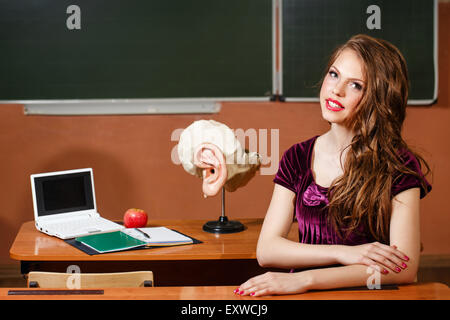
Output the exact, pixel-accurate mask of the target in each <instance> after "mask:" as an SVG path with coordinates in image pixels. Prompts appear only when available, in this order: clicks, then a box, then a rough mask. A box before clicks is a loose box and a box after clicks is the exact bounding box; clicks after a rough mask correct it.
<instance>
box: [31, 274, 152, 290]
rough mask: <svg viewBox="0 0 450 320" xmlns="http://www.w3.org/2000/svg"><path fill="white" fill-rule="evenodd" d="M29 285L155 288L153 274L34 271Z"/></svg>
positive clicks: (72, 287) (84, 287) (38, 286)
mask: <svg viewBox="0 0 450 320" xmlns="http://www.w3.org/2000/svg"><path fill="white" fill-rule="evenodd" d="M27 284H28V287H29V288H46V289H50V288H53V289H56V288H58V289H89V288H117V287H122V288H124V287H153V272H151V271H136V272H121V273H60V272H37V271H33V272H30V273H29V274H28V280H27Z"/></svg>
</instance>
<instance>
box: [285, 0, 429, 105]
mask: <svg viewBox="0 0 450 320" xmlns="http://www.w3.org/2000/svg"><path fill="white" fill-rule="evenodd" d="M374 5H375V6H377V7H378V8H374V7H371V8H369V7H370V6H374ZM368 8H369V10H368ZM378 9H379V15H378V16H376V14H377V13H376V11H377V10H378ZM281 12H282V30H283V34H282V66H283V67H282V89H281V92H282V95H283V96H284V97H285V99H286V101H289V100H302V99H303V100H308V99H311V98H316V97H318V92H319V89H320V86H317V84H318V83H319V82H320V80H321V77H322V75H323V72H324V68H325V66H326V64H327V61H328V58H329V56H330V54H331V52H332V51H333V49H334V48H335V47H337V46H338V45H340V44H342V43H344V42H346V41H347V40H348V39H349V38H350V37H351V36H352V35H355V34H358V33H364V34H368V35H370V36H373V37H377V38H383V39H386V40H388V41H390V42H392V43H393V44H394V45H396V46H397V47H398V48H399V49H400V51H401V52H402V53H403V55H404V56H405V59H406V61H407V64H408V69H409V77H410V96H409V99H410V103H416V104H417V103H424V104H427V103H432V102H434V101H435V100H436V98H437V96H436V95H437V52H436V32H437V30H436V19H437V17H436V16H435V14H436V12H437V1H436V0H395V1H393V0H384V1H383V0H339V1H337V0H314V1H306V0H305V1H302V0H283V1H282V10H281ZM374 14H375V16H374ZM374 19H375V20H374ZM376 19H378V21H377V20H376ZM378 27H379V29H378Z"/></svg>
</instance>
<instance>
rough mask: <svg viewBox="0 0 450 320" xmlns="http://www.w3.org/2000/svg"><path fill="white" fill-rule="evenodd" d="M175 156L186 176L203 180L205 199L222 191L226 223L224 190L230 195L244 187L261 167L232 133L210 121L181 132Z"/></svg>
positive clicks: (199, 122) (217, 123) (204, 121)
mask: <svg viewBox="0 0 450 320" xmlns="http://www.w3.org/2000/svg"><path fill="white" fill-rule="evenodd" d="M178 156H179V159H180V161H181V164H182V165H183V168H184V169H185V170H186V171H187V172H188V173H190V174H192V175H195V176H198V177H200V178H202V179H203V183H202V190H203V195H204V197H205V198H206V197H207V196H215V195H216V194H217V193H218V192H219V191H220V190H222V217H221V219H222V220H226V217H225V216H224V212H223V211H224V202H225V200H224V197H225V190H226V191H229V192H234V191H236V189H238V188H240V187H243V186H245V185H246V184H247V183H248V182H249V181H250V179H251V178H253V176H254V175H255V174H256V171H257V170H258V169H259V167H260V165H261V160H260V157H259V155H258V154H257V153H256V152H248V151H247V150H244V149H243V148H242V146H241V144H240V142H239V141H238V140H237V139H236V136H235V135H234V132H233V131H232V130H231V129H230V128H229V127H227V126H226V125H224V124H222V123H220V122H217V121H214V120H198V121H195V122H193V123H192V124H191V125H190V126H188V127H187V128H186V129H184V131H183V133H182V134H181V136H180V141H179V143H178ZM228 222H230V221H228ZM203 229H204V230H205V226H204V228H203ZM222 229H223V226H222ZM242 229H243V226H242ZM206 231H210V230H206ZM239 231H240V230H239ZM210 232H221V233H222V232H226V231H223V230H222V231H218V230H214V231H210ZM228 232H235V231H228Z"/></svg>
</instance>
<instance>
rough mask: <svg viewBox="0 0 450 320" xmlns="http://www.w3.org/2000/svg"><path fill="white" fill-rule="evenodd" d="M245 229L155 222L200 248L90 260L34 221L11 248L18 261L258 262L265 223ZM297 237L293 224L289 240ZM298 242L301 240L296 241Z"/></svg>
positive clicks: (249, 224) (199, 222)
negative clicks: (211, 230) (215, 231)
mask: <svg viewBox="0 0 450 320" xmlns="http://www.w3.org/2000/svg"><path fill="white" fill-rule="evenodd" d="M237 220H239V221H241V222H242V223H243V224H244V225H245V227H246V229H245V230H244V231H242V232H239V233H233V234H212V233H208V232H205V231H203V230H202V226H203V224H204V223H205V222H206V221H204V220H153V221H149V223H148V225H147V226H148V227H159V226H164V227H167V228H170V229H174V230H177V231H179V232H181V233H184V234H186V235H188V236H191V237H193V238H195V239H198V240H200V241H202V242H203V243H200V244H193V245H184V246H175V247H164V248H149V249H145V250H130V251H123V252H114V253H106V254H99V255H93V256H89V255H88V254H86V253H84V252H82V251H80V250H78V249H76V248H74V247H72V246H71V245H69V244H67V243H65V242H64V241H63V240H61V239H58V238H56V237H51V236H48V235H46V234H44V233H42V232H39V231H38V230H36V227H35V226H34V221H28V222H25V223H24V224H23V225H22V226H21V228H20V230H19V232H18V234H17V236H16V239H15V240H14V242H13V244H12V246H11V248H10V256H11V258H12V259H15V260H19V261H111V260H114V261H120V260H128V261H138V260H139V261H143V260H214V259H216V260H217V259H256V244H257V241H258V237H259V233H260V230H261V226H262V221H263V219H237ZM296 237H298V235H297V228H296V223H293V225H292V228H291V232H290V233H289V238H292V239H295V238H296ZM297 239H298V238H297Z"/></svg>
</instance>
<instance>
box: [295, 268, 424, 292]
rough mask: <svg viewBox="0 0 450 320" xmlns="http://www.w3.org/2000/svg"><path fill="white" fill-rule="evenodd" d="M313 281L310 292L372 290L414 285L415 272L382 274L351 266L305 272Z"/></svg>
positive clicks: (370, 269)
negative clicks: (339, 289)
mask: <svg viewBox="0 0 450 320" xmlns="http://www.w3.org/2000/svg"><path fill="white" fill-rule="evenodd" d="M303 272H305V273H308V276H309V278H310V279H311V282H310V283H311V284H310V286H309V288H308V289H309V290H326V289H336V288H346V287H360V286H368V287H369V288H370V289H373V288H377V285H383V284H406V283H412V282H414V280H415V277H416V273H417V272H416V271H415V270H407V269H405V270H402V271H401V272H399V273H392V272H391V273H389V274H387V275H386V274H382V273H381V272H379V271H375V270H373V269H372V268H370V267H367V266H364V265H349V266H341V267H333V268H323V269H313V270H308V271H303Z"/></svg>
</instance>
